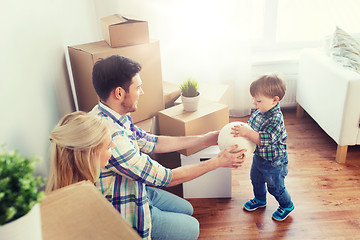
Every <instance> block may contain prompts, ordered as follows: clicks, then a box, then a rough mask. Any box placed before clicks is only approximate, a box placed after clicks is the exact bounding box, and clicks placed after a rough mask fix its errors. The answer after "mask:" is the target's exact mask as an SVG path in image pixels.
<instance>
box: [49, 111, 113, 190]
mask: <svg viewBox="0 0 360 240" xmlns="http://www.w3.org/2000/svg"><path fill="white" fill-rule="evenodd" d="M107 134H109V126H108V123H107V121H106V119H104V118H101V117H99V116H97V115H92V114H89V113H85V112H82V111H77V112H73V113H69V114H67V115H65V116H64V117H63V118H61V119H60V121H59V123H58V124H57V125H56V126H55V128H54V129H53V131H52V132H51V134H50V141H51V166H50V173H49V177H48V181H47V184H46V192H50V191H53V190H56V189H58V188H62V187H65V186H68V185H70V184H73V183H76V182H79V181H82V180H90V181H91V182H95V180H96V179H97V178H98V177H99V174H100V165H99V164H100V159H99V157H100V151H99V150H100V148H101V147H102V142H103V140H104V139H105V136H107Z"/></svg>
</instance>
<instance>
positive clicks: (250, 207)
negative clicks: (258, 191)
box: [244, 198, 266, 212]
mask: <svg viewBox="0 0 360 240" xmlns="http://www.w3.org/2000/svg"><path fill="white" fill-rule="evenodd" d="M262 207H266V202H262V201H260V200H258V199H256V198H254V199H250V200H249V201H247V202H246V203H245V204H244V209H245V210H246V211H249V212H251V211H254V210H256V209H258V208H262Z"/></svg>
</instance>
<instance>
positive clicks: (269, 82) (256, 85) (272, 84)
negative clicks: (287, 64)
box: [250, 73, 286, 100]
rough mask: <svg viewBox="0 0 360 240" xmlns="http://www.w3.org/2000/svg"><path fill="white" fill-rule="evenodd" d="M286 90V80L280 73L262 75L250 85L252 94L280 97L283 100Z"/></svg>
mask: <svg viewBox="0 0 360 240" xmlns="http://www.w3.org/2000/svg"><path fill="white" fill-rule="evenodd" d="M285 91H286V82H285V80H284V79H283V78H282V76H280V74H278V73H270V74H265V75H262V76H260V77H259V78H258V79H256V80H255V81H254V82H252V83H251V85H250V94H251V96H253V97H255V96H256V95H259V94H261V95H264V96H266V97H270V98H273V97H275V96H278V97H279V100H281V99H282V98H283V97H284V95H285Z"/></svg>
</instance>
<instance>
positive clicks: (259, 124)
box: [247, 103, 287, 161]
mask: <svg viewBox="0 0 360 240" xmlns="http://www.w3.org/2000/svg"><path fill="white" fill-rule="evenodd" d="M247 124H249V126H250V127H251V128H252V129H253V130H254V131H256V132H258V133H259V134H260V140H261V143H260V145H257V146H256V149H255V154H256V155H258V156H260V157H262V158H264V159H266V160H268V161H274V160H276V159H278V158H280V157H282V156H284V155H285V154H286V148H287V147H286V139H287V133H286V130H285V125H284V117H283V114H282V112H281V110H280V105H279V103H278V104H277V105H276V106H274V107H273V108H271V109H270V110H269V111H267V112H265V113H261V112H259V111H258V110H255V111H254V112H253V113H252V114H251V116H250V118H249V120H248V121H247Z"/></svg>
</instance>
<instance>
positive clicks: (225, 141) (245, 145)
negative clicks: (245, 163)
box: [218, 122, 256, 158]
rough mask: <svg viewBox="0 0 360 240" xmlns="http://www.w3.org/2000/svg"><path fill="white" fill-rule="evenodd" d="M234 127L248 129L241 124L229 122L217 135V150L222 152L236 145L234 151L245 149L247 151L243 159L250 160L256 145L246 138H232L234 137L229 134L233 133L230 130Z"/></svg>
mask: <svg viewBox="0 0 360 240" xmlns="http://www.w3.org/2000/svg"><path fill="white" fill-rule="evenodd" d="M235 125H245V126H246V127H248V128H250V126H249V125H248V124H246V123H243V122H231V123H228V124H226V125H225V126H224V127H223V128H222V129H221V130H220V133H219V137H218V145H219V148H220V150H221V151H222V150H224V149H225V148H228V147H230V146H233V145H235V144H237V145H238V148H237V149H236V151H240V150H242V149H246V150H247V151H246V152H245V158H250V157H251V156H252V154H253V153H254V151H255V148H256V144H255V143H254V142H253V141H251V140H249V139H248V138H246V137H234V135H233V134H231V132H232V131H233V130H231V128H233V127H234V126H235Z"/></svg>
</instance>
